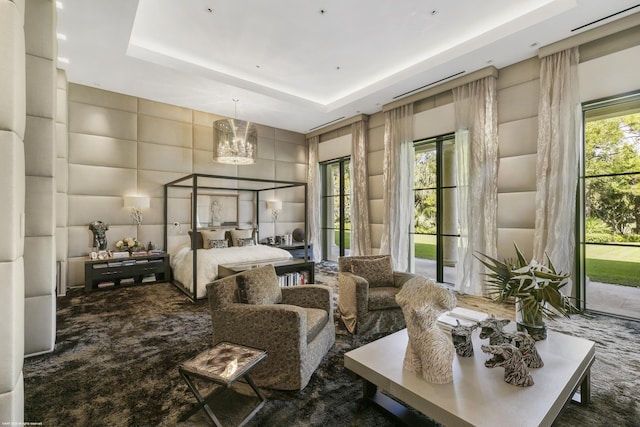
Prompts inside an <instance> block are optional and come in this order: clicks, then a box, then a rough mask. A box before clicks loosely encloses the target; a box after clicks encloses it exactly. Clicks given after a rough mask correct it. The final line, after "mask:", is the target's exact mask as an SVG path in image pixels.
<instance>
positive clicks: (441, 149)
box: [411, 134, 459, 284]
mask: <svg viewBox="0 0 640 427" xmlns="http://www.w3.org/2000/svg"><path fill="white" fill-rule="evenodd" d="M414 147H415V163H414V182H413V188H414V190H413V191H414V223H413V227H412V229H413V233H412V239H411V240H412V242H413V253H414V257H413V259H414V268H413V271H415V272H416V273H419V274H424V275H426V276H427V277H432V278H436V280H437V281H438V282H441V283H451V284H453V283H455V278H456V271H455V266H456V263H457V256H458V255H457V254H458V250H457V248H458V238H459V233H458V217H457V190H456V182H457V180H456V160H455V159H456V157H455V139H454V135H453V134H448V135H444V136H440V137H436V138H430V139H427V140H422V141H418V142H416V143H415V145H414Z"/></svg>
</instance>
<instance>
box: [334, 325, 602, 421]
mask: <svg viewBox="0 0 640 427" xmlns="http://www.w3.org/2000/svg"><path fill="white" fill-rule="evenodd" d="M407 340H408V337H407V331H406V329H403V330H401V331H399V332H396V333H395V334H392V335H388V336H386V337H384V338H382V339H379V340H377V341H374V342H372V343H369V344H367V345H364V346H362V347H360V348H357V349H355V350H352V351H350V352H348V353H346V354H345V355H344V366H345V368H346V369H348V370H350V371H351V372H353V373H355V374H356V375H358V376H360V377H361V378H362V379H363V380H364V394H365V397H366V398H369V399H371V400H372V401H373V402H375V403H377V404H378V405H381V406H383V408H384V409H386V410H388V411H389V412H391V413H393V414H394V415H396V416H399V417H401V418H402V417H408V418H407V419H405V421H406V422H408V423H409V424H411V413H410V412H409V411H406V410H404V409H405V408H403V407H402V406H401V405H398V403H397V402H394V401H393V400H392V399H390V398H389V397H387V396H385V395H384V394H382V393H380V392H379V391H377V389H380V390H382V391H384V392H385V393H386V394H388V395H390V396H393V397H394V398H396V399H398V400H401V401H402V402H404V403H405V404H406V405H408V406H410V407H412V408H414V409H416V410H418V411H420V412H421V413H423V414H424V415H426V416H428V417H429V418H431V419H433V420H435V421H437V422H439V423H441V424H443V425H451V426H457V427H458V426H491V427H499V426H514V425H518V426H522V427H524V426H550V425H551V424H552V423H553V421H554V420H555V419H556V417H557V416H558V414H559V413H560V411H561V410H562V408H563V407H564V406H565V404H567V403H568V402H569V401H570V400H571V398H572V397H573V395H574V394H575V392H576V390H577V389H578V388H580V396H581V403H582V404H587V403H588V402H589V393H590V390H589V384H590V383H589V369H590V368H591V364H592V363H593V361H594V359H595V343H593V342H591V341H588V340H585V339H582V338H576V337H572V336H569V335H564V334H560V333H557V332H553V331H549V332H548V337H547V339H546V340H544V341H539V342H538V343H537V344H536V348H537V349H538V352H539V353H540V356H541V357H542V360H543V361H544V367H542V368H540V369H530V373H531V375H532V376H533V379H534V382H535V384H534V385H533V386H531V387H516V386H512V385H509V384H507V383H505V382H504V380H503V377H504V369H503V368H491V369H490V368H487V367H485V366H484V362H485V360H487V359H488V358H489V355H487V354H485V353H483V352H482V350H481V348H480V346H481V345H482V344H488V340H481V339H480V338H479V337H478V331H477V330H476V331H475V332H474V334H473V348H474V356H473V357H470V358H464V357H459V356H457V355H456V356H455V357H454V360H453V382H451V383H448V384H432V383H428V382H426V381H424V380H423V379H422V378H420V377H418V376H417V375H415V374H412V373H411V372H408V371H405V370H403V368H402V362H403V359H404V353H405V349H406V347H407ZM423 425H424V424H423Z"/></svg>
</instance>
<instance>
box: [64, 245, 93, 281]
mask: <svg viewBox="0 0 640 427" xmlns="http://www.w3.org/2000/svg"><path fill="white" fill-rule="evenodd" d="M69 248H71V243H69ZM87 259H88V258H87V256H86V255H85V256H80V257H71V254H69V258H67V284H68V285H69V287H74V286H84V262H85V261H86V260H87Z"/></svg>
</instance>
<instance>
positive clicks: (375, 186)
mask: <svg viewBox="0 0 640 427" xmlns="http://www.w3.org/2000/svg"><path fill="white" fill-rule="evenodd" d="M382 182H383V176H382V175H369V200H376V199H380V200H382V198H383V197H384V191H383V188H382Z"/></svg>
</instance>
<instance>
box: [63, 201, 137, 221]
mask: <svg viewBox="0 0 640 427" xmlns="http://www.w3.org/2000/svg"><path fill="white" fill-rule="evenodd" d="M68 202H69V225H74V226H82V225H86V226H87V227H88V226H89V224H90V223H92V222H93V221H95V220H98V219H99V220H101V221H103V222H106V223H107V224H127V223H131V217H130V215H129V209H127V208H125V207H124V201H123V198H122V197H121V196H86V195H70V196H69V197H68Z"/></svg>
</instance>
